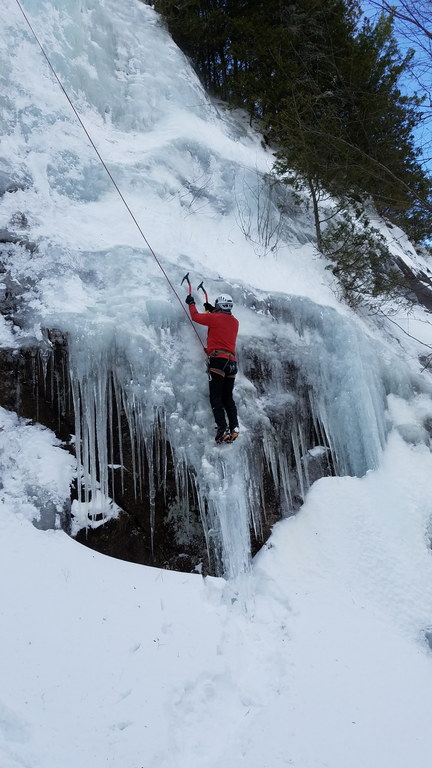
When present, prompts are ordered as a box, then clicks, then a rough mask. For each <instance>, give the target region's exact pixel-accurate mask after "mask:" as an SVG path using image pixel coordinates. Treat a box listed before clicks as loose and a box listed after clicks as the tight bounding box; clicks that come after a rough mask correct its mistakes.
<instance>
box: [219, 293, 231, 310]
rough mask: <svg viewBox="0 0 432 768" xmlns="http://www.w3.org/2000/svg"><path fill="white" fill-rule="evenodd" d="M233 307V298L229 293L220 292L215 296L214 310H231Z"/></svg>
mask: <svg viewBox="0 0 432 768" xmlns="http://www.w3.org/2000/svg"><path fill="white" fill-rule="evenodd" d="M232 308H233V300H232V298H231V296H230V295H229V293H222V294H221V295H220V296H218V297H217V299H216V302H215V309H216V311H217V310H218V309H219V310H221V311H222V312H231V310H232Z"/></svg>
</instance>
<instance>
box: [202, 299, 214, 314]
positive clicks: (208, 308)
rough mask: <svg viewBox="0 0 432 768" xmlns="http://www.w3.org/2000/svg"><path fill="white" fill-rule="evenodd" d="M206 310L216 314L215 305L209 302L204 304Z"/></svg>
mask: <svg viewBox="0 0 432 768" xmlns="http://www.w3.org/2000/svg"><path fill="white" fill-rule="evenodd" d="M204 309H205V311H206V312H214V306H213V304H209V302H208V301H205V302H204Z"/></svg>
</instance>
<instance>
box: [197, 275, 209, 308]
mask: <svg viewBox="0 0 432 768" xmlns="http://www.w3.org/2000/svg"><path fill="white" fill-rule="evenodd" d="M200 288H201V290H202V292H203V293H204V296H205V300H206V303H207V304H208V294H207V291H206V289H205V288H204V286H203V281H202V280H201V282H200V284H199V286H198V288H197V291H199V289H200Z"/></svg>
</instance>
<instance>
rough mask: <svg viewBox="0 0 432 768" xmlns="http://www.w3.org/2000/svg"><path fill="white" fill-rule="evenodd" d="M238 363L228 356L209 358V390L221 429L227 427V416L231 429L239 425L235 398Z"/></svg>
mask: <svg viewBox="0 0 432 768" xmlns="http://www.w3.org/2000/svg"><path fill="white" fill-rule="evenodd" d="M236 373H237V363H236V362H235V360H230V359H228V358H226V357H210V358H209V392H210V405H211V407H212V411H213V415H214V418H215V422H216V424H217V426H218V427H219V428H220V429H225V428H226V425H227V423H226V418H225V414H226V416H227V418H228V425H229V428H230V429H234V427H237V426H238V422H237V408H236V405H235V402H234V400H233V389H234V382H235V377H236Z"/></svg>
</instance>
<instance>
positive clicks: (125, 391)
mask: <svg viewBox="0 0 432 768" xmlns="http://www.w3.org/2000/svg"><path fill="white" fill-rule="evenodd" d="M23 6H24V8H25V10H26V12H27V13H28V14H29V16H30V18H31V20H32V23H33V25H34V28H35V30H36V31H37V34H38V36H39V38H40V40H41V42H42V44H43V46H44V48H45V50H46V52H47V54H48V55H49V57H50V60H51V62H52V64H53V66H54V68H55V70H56V72H57V74H58V76H59V77H60V79H61V81H62V83H63V85H64V87H65V88H66V90H67V92H68V94H69V95H70V97H71V98H72V99H73V102H74V104H75V105H76V108H77V109H78V111H79V113H80V116H82V119H83V121H84V123H85V125H86V126H87V128H88V130H89V132H90V133H91V135H92V138H93V140H94V141H95V143H96V145H97V147H98V150H99V151H100V153H101V155H102V157H103V158H104V160H105V161H106V163H107V165H108V167H109V169H110V173H112V174H113V176H114V178H115V179H116V182H117V183H118V185H119V187H120V189H121V190H122V194H124V195H125V198H126V199H127V201H128V204H129V205H130V207H131V210H132V211H133V213H134V216H136V218H137V220H138V221H139V223H140V226H141V227H142V228H143V230H144V231H145V233H146V237H147V238H148V239H149V242H150V243H151V245H152V247H153V248H154V249H155V252H156V253H157V256H158V258H159V259H160V260H161V263H162V264H163V266H164V269H165V270H166V271H167V273H168V274H169V276H170V280H171V281H172V283H173V285H175V286H176V287H177V290H179V291H180V290H181V289H180V282H181V278H182V276H183V274H184V272H185V271H186V270H188V271H190V274H191V277H192V279H193V281H194V286H195V287H196V285H197V284H198V283H199V282H200V281H201V280H202V279H204V281H205V284H206V288H207V290H208V292H209V295H210V297H214V296H215V295H217V293H219V292H221V291H222V290H227V291H229V293H230V294H232V295H233V297H234V302H235V314H236V316H238V318H239V320H240V336H239V350H238V351H239V369H240V372H239V376H238V381H237V384H236V390H235V394H236V399H237V403H238V410H239V417H240V426H241V437H240V439H239V440H238V441H237V442H236V444H234V445H233V446H223V447H216V446H215V445H214V441H213V437H214V432H213V424H212V418H211V411H210V406H209V403H208V393H207V377H206V369H205V362H206V361H205V357H204V355H203V353H202V349H201V347H200V345H199V343H198V340H197V339H196V336H195V334H194V332H193V330H192V328H191V326H190V324H189V322H188V320H187V318H186V317H185V314H184V312H183V309H182V307H180V306H179V303H178V301H177V297H176V296H175V295H174V294H173V293H172V291H171V289H170V286H169V284H168V283H167V281H166V280H165V278H164V275H163V274H162V273H161V270H160V269H159V267H158V264H157V263H156V262H155V260H154V258H153V256H152V254H151V253H150V252H149V250H148V248H147V246H146V245H145V243H143V241H142V238H141V236H140V234H139V232H138V231H137V228H136V227H135V226H134V223H133V221H132V219H131V218H130V216H129V215H128V212H127V211H126V210H125V208H124V206H123V205H122V202H121V200H120V199H119V197H118V195H117V193H116V190H115V189H114V188H113V185H112V184H111V182H110V179H109V178H108V176H107V175H106V173H105V171H104V169H103V167H102V166H101V164H100V163H99V161H98V158H97V157H96V156H95V154H94V152H93V149H92V147H91V146H89V143H88V141H87V139H86V136H85V134H84V132H83V131H82V129H81V126H80V125H79V123H78V122H77V120H76V118H75V116H74V114H73V112H72V111H71V109H70V106H69V105H68V103H67V101H66V99H65V98H64V95H63V93H62V92H61V90H60V89H59V87H58V84H57V83H56V82H55V80H54V79H53V77H52V75H51V73H50V71H49V69H48V67H47V66H46V62H45V61H44V59H43V57H42V56H41V53H40V50H39V49H38V46H37V44H36V41H35V40H34V39H33V38H32V36H31V34H30V32H29V29H28V28H27V27H26V24H25V22H24V19H23V17H22V16H21V14H20V11H19V8H18V6H17V4H16V3H15V2H14V0H4V2H3V4H2V8H1V9H0V20H1V23H2V28H3V30H4V32H5V34H4V35H3V39H2V42H1V47H0V66H1V71H2V79H3V82H4V87H3V89H2V93H1V94H0V106H1V117H0V123H1V132H2V147H1V150H0V182H1V198H0V212H1V224H0V228H2V230H3V232H4V237H3V239H2V244H0V263H1V270H2V281H1V286H2V291H3V292H2V293H0V297H1V296H3V298H4V300H5V302H6V303H5V306H6V304H7V311H6V310H5V311H4V314H5V318H4V320H3V322H4V324H5V331H4V334H3V336H2V338H3V339H4V341H3V342H2V345H3V346H5V347H6V346H7V345H9V346H10V347H11V348H14V349H15V348H16V349H19V348H28V347H34V348H37V349H39V354H40V355H41V358H40V359H41V361H42V362H41V365H42V374H41V375H42V378H43V376H44V375H45V376H46V370H47V364H48V363H47V361H49V359H50V355H52V348H51V346H50V342H47V339H49V338H50V331H52V330H53V329H55V330H56V331H58V332H59V333H60V334H61V335H63V336H64V337H66V338H67V341H68V350H67V355H68V364H67V371H66V375H65V379H64V381H63V384H61V385H60V384H59V385H58V386H59V387H60V389H61V387H69V385H70V392H71V401H72V402H73V406H74V412H75V425H76V426H75V448H76V457H77V462H78V466H79V473H80V478H81V481H82V489H81V488H79V490H78V497H79V500H78V503H77V505H76V507H77V508H76V509H75V514H76V519H75V524H76V525H81V524H82V525H96V524H100V522H101V520H100V518H102V522H103V521H104V520H106V519H108V518H110V517H111V516H113V515H115V514H117V512H118V509H117V507H116V506H115V505H116V503H119V500H120V499H121V497H122V495H123V493H124V488H125V485H126V484H128V485H129V486H130V487H131V488H132V490H131V493H132V494H133V495H134V497H135V498H136V499H138V500H139V499H140V498H142V496H143V495H145V496H146V498H147V501H148V509H149V516H150V523H149V525H150V531H151V537H152V541H153V537H154V535H155V525H156V498H157V496H158V494H162V496H163V497H164V498H165V503H166V506H167V508H170V509H171V510H174V508H175V511H176V512H175V513H176V515H177V516H180V517H181V518H182V519H183V520H184V521H185V520H188V515H189V513H190V510H191V509H192V508H196V509H197V510H198V513H199V517H200V520H201V524H202V528H203V531H204V537H205V541H206V544H207V548H208V552H209V557H211V558H212V560H213V562H214V564H215V571H217V572H219V573H222V572H223V573H224V574H226V575H227V576H228V577H235V576H236V575H238V574H240V573H243V572H244V571H247V569H248V568H249V565H250V561H251V549H252V539H253V538H254V539H256V540H257V541H260V540H262V536H263V530H264V528H265V526H266V525H267V526H268V525H269V524H270V525H271V523H272V522H274V520H275V519H277V518H278V517H280V516H281V515H289V514H292V513H293V512H295V511H296V510H297V509H298V508H299V506H300V505H301V503H302V501H303V499H304V497H305V494H306V492H307V490H308V488H309V486H310V485H311V483H312V482H313V481H314V480H315V479H316V478H317V477H320V476H322V475H325V474H329V473H334V472H336V473H340V474H355V475H363V474H364V473H365V472H366V471H367V470H368V469H372V468H375V467H376V466H377V465H378V462H379V459H380V453H381V450H382V447H383V445H384V442H385V439H386V434H387V430H388V416H387V396H388V395H389V394H390V393H393V394H398V395H400V396H403V397H410V395H411V394H412V393H413V392H414V391H415V387H416V386H417V384H416V383H415V382H413V380H412V377H411V375H410V374H409V372H408V369H407V367H406V366H405V364H404V363H403V361H402V359H401V358H399V357H398V355H397V353H395V352H394V351H392V349H391V347H390V346H386V345H385V344H384V342H383V341H378V338H377V337H375V336H374V333H373V330H371V328H369V330H367V327H366V325H364V324H362V323H361V322H360V321H359V319H358V318H356V317H355V316H354V315H353V314H351V313H350V312H349V311H348V310H345V309H343V308H341V307H340V306H339V304H338V302H337V300H336V298H335V296H334V294H333V292H332V289H331V276H330V275H329V273H328V272H327V271H326V270H325V265H323V264H322V263H321V262H320V261H319V260H318V259H317V258H316V257H315V252H314V248H313V242H312V241H313V235H312V232H313V228H312V223H311V218H310V214H309V213H308V211H307V210H306V208H303V209H300V208H298V206H296V203H295V200H294V198H293V197H292V195H291V193H290V192H289V191H288V190H287V189H286V188H285V187H283V185H281V184H274V185H272V186H271V187H270V186H269V185H268V184H267V179H268V174H269V173H270V172H271V167H272V162H273V156H272V154H271V152H269V151H268V150H267V149H266V148H265V147H263V146H262V145H261V142H260V137H259V136H258V135H257V134H255V133H254V132H253V131H252V130H251V129H250V128H249V126H248V122H247V119H246V118H245V116H244V115H242V114H237V113H230V112H228V111H224V110H223V108H222V107H221V106H220V105H219V106H217V105H215V104H213V103H212V102H211V100H210V99H209V97H208V96H207V95H206V94H205V93H204V91H203V89H202V88H201V86H200V84H199V82H198V80H197V78H196V76H195V74H194V73H193V71H192V69H191V68H190V66H189V64H188V62H187V60H186V59H185V57H184V56H183V55H182V54H181V52H180V51H179V50H178V48H177V47H176V46H175V45H174V44H173V42H172V40H171V39H170V37H169V35H168V33H167V31H166V30H165V28H164V26H163V24H162V23H161V21H160V19H159V17H158V16H157V14H156V13H155V12H154V11H153V9H152V8H151V7H150V6H148V5H145V4H143V3H142V2H139V0H124V2H122V3H121V4H119V3H118V2H115V0H103V1H101V0H76V2H74V3H70V2H69V1H68V0H23ZM5 297H6V298H5ZM181 300H183V296H182V295H181ZM198 332H199V333H202V329H201V330H199V331H198ZM41 350H42V351H41ZM66 379H69V381H68V382H67V381H66ZM63 396H64V393H63V394H62V393H60V397H63ZM126 453H127V456H126ZM168 475H169V476H170V477H171V476H172V478H173V481H172V483H171V486H172V487H170V488H169V489H168V487H167V477H168ZM270 510H271V511H270ZM173 514H174V512H173ZM269 515H270V516H271V519H270V518H269Z"/></svg>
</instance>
